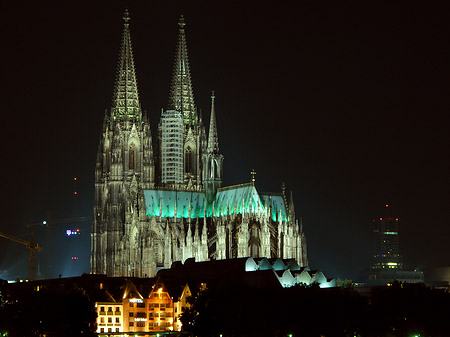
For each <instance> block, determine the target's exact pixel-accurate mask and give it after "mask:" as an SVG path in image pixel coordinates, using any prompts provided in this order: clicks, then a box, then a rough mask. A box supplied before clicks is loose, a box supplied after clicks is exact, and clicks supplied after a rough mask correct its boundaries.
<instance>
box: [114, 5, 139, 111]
mask: <svg viewBox="0 0 450 337" xmlns="http://www.w3.org/2000/svg"><path fill="white" fill-rule="evenodd" d="M129 21H130V16H129V14H128V10H127V9H125V12H124V14H123V35H122V46H121V48H120V55H119V64H118V67H117V77H116V85H115V88H114V94H113V102H112V108H111V115H112V118H114V119H119V120H138V119H140V118H141V104H140V102H139V94H138V88H137V81H136V71H135V68H134V59H133V49H132V47H131V35H130V24H129Z"/></svg>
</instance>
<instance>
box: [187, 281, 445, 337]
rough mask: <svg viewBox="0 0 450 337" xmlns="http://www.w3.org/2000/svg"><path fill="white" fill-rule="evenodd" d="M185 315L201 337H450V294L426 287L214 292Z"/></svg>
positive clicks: (194, 301)
mask: <svg viewBox="0 0 450 337" xmlns="http://www.w3.org/2000/svg"><path fill="white" fill-rule="evenodd" d="M191 302H192V307H191V308H190V309H189V310H187V312H186V313H185V314H183V316H182V323H183V328H184V330H186V331H190V332H192V333H193V334H194V335H196V336H219V335H220V334H222V335H223V336H224V337H225V336H289V335H291V334H292V336H306V337H309V336H326V337H330V336H352V337H353V336H364V337H372V336H374V337H375V336H376V337H381V336H405V337H412V336H420V337H424V336H427V337H432V336H442V337H448V336H450V323H449V322H450V318H449V317H450V294H449V293H448V292H445V291H442V290H435V289H430V288H427V287H426V286H425V285H423V284H418V285H412V284H399V283H395V284H393V286H391V287H383V288H374V289H373V290H372V293H371V294H370V295H369V296H363V295H360V294H359V293H358V292H357V291H356V290H355V289H353V288H329V289H319V288H318V287H317V286H313V287H308V288H306V287H292V288H289V289H277V290H271V291H268V290H267V289H254V288H248V287H236V288H234V289H230V290H229V291H215V290H213V289H208V290H206V291H204V292H202V293H200V294H199V295H198V296H197V297H196V298H195V299H194V298H191Z"/></svg>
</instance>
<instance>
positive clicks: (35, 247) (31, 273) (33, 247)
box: [0, 232, 42, 281]
mask: <svg viewBox="0 0 450 337" xmlns="http://www.w3.org/2000/svg"><path fill="white" fill-rule="evenodd" d="M0 237H2V238H5V239H8V240H11V241H14V242H17V243H20V244H22V245H24V246H25V247H27V248H28V249H29V250H30V260H29V262H28V279H29V280H30V281H34V280H35V279H36V251H38V252H40V251H41V250H42V247H41V246H40V245H39V244H38V243H35V242H34V236H32V237H31V240H30V241H26V240H22V239H19V238H16V237H14V236H12V235H9V234H5V233H2V232H0Z"/></svg>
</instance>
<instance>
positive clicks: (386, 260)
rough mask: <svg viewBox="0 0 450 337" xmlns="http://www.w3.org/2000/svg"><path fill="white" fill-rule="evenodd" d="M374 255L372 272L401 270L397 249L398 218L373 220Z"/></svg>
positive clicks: (398, 248) (398, 249)
mask: <svg viewBox="0 0 450 337" xmlns="http://www.w3.org/2000/svg"><path fill="white" fill-rule="evenodd" d="M372 222H373V226H374V227H373V232H374V235H375V254H374V262H373V264H372V270H386V269H402V260H401V257H400V247H399V234H398V233H399V232H398V230H399V221H398V218H393V217H381V218H377V219H373V221H372Z"/></svg>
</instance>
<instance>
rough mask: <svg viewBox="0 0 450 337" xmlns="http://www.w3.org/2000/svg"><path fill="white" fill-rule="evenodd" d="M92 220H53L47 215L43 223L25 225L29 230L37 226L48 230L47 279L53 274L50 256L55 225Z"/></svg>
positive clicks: (79, 218) (81, 218)
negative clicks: (51, 232)
mask: <svg viewBox="0 0 450 337" xmlns="http://www.w3.org/2000/svg"><path fill="white" fill-rule="evenodd" d="M90 220H92V216H84V217H76V218H66V219H56V220H53V219H52V218H51V217H50V214H48V215H47V219H46V220H43V221H41V222H36V223H27V224H25V226H26V227H27V228H30V227H35V226H39V227H41V228H45V229H46V236H47V238H46V243H45V244H46V246H45V247H46V248H45V249H46V257H47V268H46V269H47V270H46V273H47V277H50V274H51V264H50V256H51V252H50V249H51V235H50V230H51V229H54V228H55V225H58V224H66V223H78V222H85V221H90Z"/></svg>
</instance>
